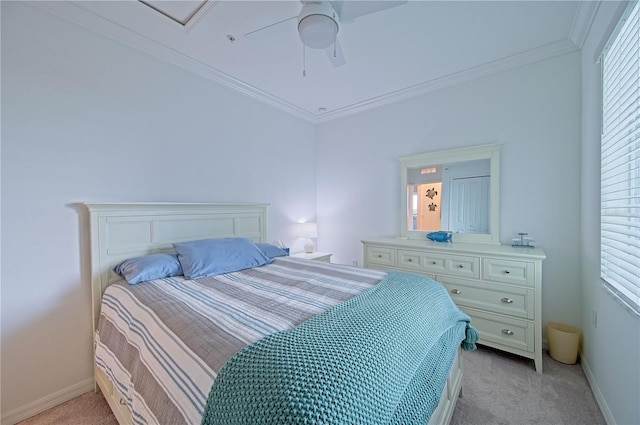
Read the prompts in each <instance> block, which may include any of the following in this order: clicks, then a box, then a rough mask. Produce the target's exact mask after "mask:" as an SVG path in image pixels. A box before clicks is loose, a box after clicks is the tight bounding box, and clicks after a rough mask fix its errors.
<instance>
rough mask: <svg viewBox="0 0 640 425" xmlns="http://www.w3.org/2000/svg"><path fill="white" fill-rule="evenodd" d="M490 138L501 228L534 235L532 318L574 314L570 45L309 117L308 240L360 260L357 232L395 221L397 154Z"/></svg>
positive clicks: (576, 103) (371, 233)
mask: <svg viewBox="0 0 640 425" xmlns="http://www.w3.org/2000/svg"><path fill="white" fill-rule="evenodd" d="M491 142H499V143H503V147H502V152H501V171H500V204H501V208H500V235H501V240H502V242H503V243H511V238H512V237H513V236H515V235H516V234H517V232H523V231H524V232H529V235H530V236H531V237H533V238H535V240H536V245H538V246H539V247H541V248H542V249H544V251H545V252H546V254H547V259H546V260H545V261H544V263H543V291H542V299H543V302H542V316H543V323H546V322H549V321H560V322H564V323H568V324H571V325H574V326H580V324H581V312H580V311H581V310H580V296H579V293H580V268H579V251H580V249H579V246H578V244H577V243H576V242H577V238H578V236H579V232H580V54H579V53H573V54H569V55H565V56H561V57H558V58H555V59H551V60H547V61H544V62H539V63H535V64H532V65H529V66H526V67H522V68H518V69H514V70H511V71H508V72H503V73H500V74H496V75H493V76H490V77H486V78H482V79H478V80H474V81H471V82H468V83H465V84H460V85H458V86H454V87H450V88H446V89H442V90H439V91H437V92H434V93H430V94H426V95H423V96H420V97H416V98H412V99H409V100H405V101H403V102H400V103H397V104H392V105H388V106H385V107H381V108H379V109H376V110H372V111H368V112H364V113H361V114H358V115H355V116H351V117H346V118H343V119H340V120H337V121H333V122H328V123H325V124H322V125H320V127H319V130H318V176H317V182H318V199H317V204H318V226H319V228H321V229H322V230H321V239H320V241H319V249H320V250H322V251H331V252H333V253H334V258H335V260H336V262H341V263H348V264H351V262H352V260H353V259H357V260H358V261H359V264H362V245H361V244H360V240H361V239H362V238H370V237H376V236H395V235H398V234H399V233H400V217H399V211H400V208H399V205H400V187H399V185H400V183H399V182H400V174H399V173H400V171H399V162H398V161H397V160H396V158H397V157H399V156H402V155H408V154H413V153H420V152H427V151H431V150H440V149H446V148H449V147H462V146H469V145H478V144H484V143H491Z"/></svg>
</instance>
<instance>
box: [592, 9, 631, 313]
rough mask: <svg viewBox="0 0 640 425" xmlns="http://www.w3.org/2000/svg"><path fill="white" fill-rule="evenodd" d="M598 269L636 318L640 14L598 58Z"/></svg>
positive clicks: (621, 26) (620, 27) (623, 25)
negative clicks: (599, 140)
mask: <svg viewBox="0 0 640 425" xmlns="http://www.w3.org/2000/svg"><path fill="white" fill-rule="evenodd" d="M600 188H601V192H600V196H601V200H600V205H601V207H600V264H601V267H600V270H601V278H602V282H603V284H604V286H605V288H607V289H608V290H609V291H610V292H611V293H612V294H613V295H614V297H616V298H617V299H618V300H620V301H621V302H623V303H624V304H625V305H626V306H627V307H629V308H630V309H631V310H632V311H633V312H635V313H636V314H639V315H640V10H639V7H638V3H635V4H634V5H632V6H631V7H630V10H629V11H628V14H626V16H625V17H624V18H623V19H622V20H621V22H620V24H619V25H618V32H617V34H615V35H614V38H613V41H612V42H611V43H610V44H609V45H608V46H607V47H606V48H605V52H604V53H603V56H602V140H601V164H600Z"/></svg>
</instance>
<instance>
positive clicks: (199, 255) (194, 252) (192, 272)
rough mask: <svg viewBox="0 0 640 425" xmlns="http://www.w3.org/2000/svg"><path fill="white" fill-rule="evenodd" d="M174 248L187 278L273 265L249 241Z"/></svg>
mask: <svg viewBox="0 0 640 425" xmlns="http://www.w3.org/2000/svg"><path fill="white" fill-rule="evenodd" d="M173 247H174V248H175V250H176V252H177V253H178V260H179V261H180V265H181V266H182V270H183V271H184V277H185V278H187V279H198V278H201V277H205V276H215V275H218V274H223V273H231V272H235V271H238V270H243V269H249V268H251V267H259V266H264V265H265V264H269V263H272V262H273V260H271V259H270V258H268V257H267V256H266V255H264V254H263V253H262V251H261V250H260V248H258V247H257V246H256V244H255V243H253V241H252V240H251V239H247V238H226V239H203V240H199V241H191V242H180V243H174V244H173Z"/></svg>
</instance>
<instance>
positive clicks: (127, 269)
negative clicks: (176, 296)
mask: <svg viewBox="0 0 640 425" xmlns="http://www.w3.org/2000/svg"><path fill="white" fill-rule="evenodd" d="M113 271H114V272H116V273H118V274H119V275H120V276H122V277H124V278H125V279H126V280H127V282H129V283H130V284H132V285H133V284H135V283H139V282H144V281H146V280H153V279H161V278H163V277H171V276H180V275H181V274H182V267H181V266H180V262H179V261H178V256H177V255H175V254H162V253H160V254H150V255H144V256H142V257H136V258H129V259H127V260H124V261H123V262H122V263H120V264H118V265H117V266H115V267H114V268H113Z"/></svg>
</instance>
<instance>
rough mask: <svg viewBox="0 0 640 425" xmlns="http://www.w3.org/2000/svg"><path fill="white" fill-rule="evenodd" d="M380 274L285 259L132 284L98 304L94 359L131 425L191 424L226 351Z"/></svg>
mask: <svg viewBox="0 0 640 425" xmlns="http://www.w3.org/2000/svg"><path fill="white" fill-rule="evenodd" d="M385 276H386V273H384V272H379V271H374V270H367V269H359V268H353V267H347V266H340V265H336V264H330V263H325V262H319V261H309V260H303V259H296V258H290V257H280V258H276V259H275V261H274V263H272V264H269V265H266V266H263V267H258V268H253V269H247V270H242V271H238V272H234V273H229V274H224V275H219V276H213V277H207V278H202V279H197V280H186V279H184V278H182V277H173V278H164V279H158V280H153V281H148V282H142V283H139V284H137V285H129V284H127V283H126V282H125V281H120V282H117V283H114V284H113V285H110V286H109V287H108V288H107V290H106V291H105V293H104V295H103V298H102V306H101V313H100V321H99V325H98V330H97V332H96V336H95V347H96V349H95V361H96V365H97V367H98V368H99V369H101V370H102V371H103V372H104V373H105V374H106V375H107V376H108V377H109V379H110V380H111V381H112V383H113V385H114V388H116V389H117V390H118V392H119V393H120V395H121V397H122V400H124V402H125V403H126V404H127V406H128V407H129V409H130V411H131V413H132V418H133V421H134V423H140V424H154V423H159V424H199V423H200V421H201V419H202V415H203V412H204V408H205V404H206V402H207V397H208V395H209V390H210V389H211V385H212V384H213V381H214V380H215V378H216V376H217V373H218V371H219V370H220V369H221V368H222V366H223V365H224V363H225V362H226V361H227V360H228V359H229V358H230V357H232V356H233V355H234V354H235V353H236V352H238V351H240V350H241V349H242V348H243V347H245V346H246V345H249V344H251V343H253V342H255V341H257V340H259V339H261V338H263V337H265V336H267V335H270V334H272V333H275V332H278V331H281V330H285V329H289V328H292V327H295V326H296V325H298V324H300V323H302V322H303V321H305V320H306V319H309V318H311V317H313V316H315V315H317V314H319V313H321V312H323V311H325V310H327V309H328V308H330V307H332V306H334V305H336V304H338V303H340V302H342V301H345V300H347V299H349V298H351V297H353V296H355V295H358V294H360V293H362V292H363V291H365V290H367V289H368V288H371V287H372V286H374V285H376V284H377V283H378V282H380V281H381V280H382V279H383V278H384V277H385Z"/></svg>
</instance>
